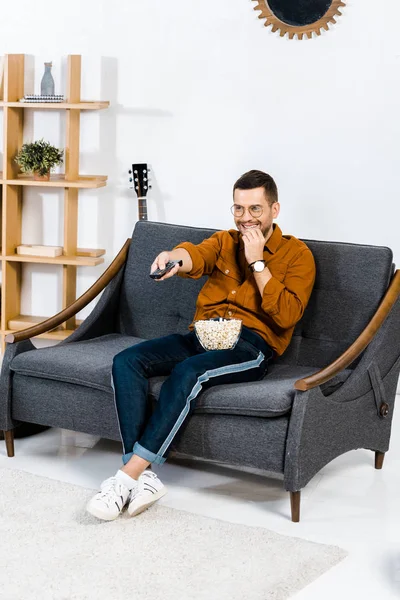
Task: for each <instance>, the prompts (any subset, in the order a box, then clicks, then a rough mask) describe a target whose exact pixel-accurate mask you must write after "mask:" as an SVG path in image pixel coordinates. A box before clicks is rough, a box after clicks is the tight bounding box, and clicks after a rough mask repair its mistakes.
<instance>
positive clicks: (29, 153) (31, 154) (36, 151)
mask: <svg viewBox="0 0 400 600" xmlns="http://www.w3.org/2000/svg"><path fill="white" fill-rule="evenodd" d="M63 153H64V150H59V149H58V148H56V147H55V146H52V145H51V144H50V143H49V142H45V141H44V140H43V139H41V140H39V141H37V142H32V143H30V144H23V146H22V148H21V150H20V151H19V152H18V154H17V156H16V157H15V162H16V163H18V165H19V166H20V169H21V171H22V172H23V173H33V178H34V179H35V180H36V181H49V179H50V169H52V168H53V167H55V166H56V165H60V164H61V163H62V161H63V160H62V157H63Z"/></svg>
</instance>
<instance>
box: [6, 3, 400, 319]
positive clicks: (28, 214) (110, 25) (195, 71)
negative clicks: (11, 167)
mask: <svg viewBox="0 0 400 600" xmlns="http://www.w3.org/2000/svg"><path fill="white" fill-rule="evenodd" d="M253 6H254V2H251V1H250V0H229V2H226V1H222V0H203V2H191V1H186V2H183V1H182V0H181V1H178V0H168V1H165V0H153V1H152V2H149V1H148V0H141V1H139V0H130V1H129V2H128V1H127V0H123V1H120V2H116V3H115V2H114V3H111V2H108V1H107V0H96V1H94V0H86V2H81V1H80V0H70V1H69V2H68V3H67V4H65V3H62V4H61V3H55V2H50V1H49V0H40V1H39V2H34V3H32V2H28V1H27V0H20V1H19V2H18V9H17V10H16V7H15V6H14V5H13V4H11V3H4V5H2V10H1V21H0V55H1V54H4V53H20V52H21V53H26V54H28V55H29V57H28V59H27V81H26V86H27V87H26V92H30V93H32V92H35V93H38V92H39V90H40V79H41V76H42V73H43V62H44V61H45V60H53V64H54V68H53V74H54V78H55V81H56V92H58V93H60V92H61V93H62V92H63V91H65V88H64V81H65V70H66V55H67V54H69V53H77V54H78V53H79V54H82V57H83V64H82V67H83V70H82V73H83V76H82V91H83V93H82V96H83V98H84V99H104V100H110V101H111V108H110V109H109V110H108V111H102V112H100V113H93V114H91V113H85V114H83V115H82V119H81V122H82V133H81V172H82V173H99V174H108V175H109V185H108V187H107V188H103V189H100V190H92V191H82V193H81V195H80V198H81V200H80V226H79V244H80V246H83V247H87V246H89V247H90V246H92V247H96V246H97V247H105V248H106V249H107V262H106V264H105V265H101V266H99V267H97V268H86V269H82V270H81V271H80V273H79V286H78V288H79V289H78V293H79V294H80V293H82V292H83V291H84V290H85V289H87V287H89V285H91V284H92V283H93V281H95V279H97V277H98V276H99V275H100V274H101V272H102V271H103V269H104V268H105V266H107V264H108V263H109V261H110V260H111V259H112V257H113V256H114V255H115V254H116V253H117V251H118V250H119V248H120V246H121V245H122V244H123V242H124V241H125V239H126V238H127V237H128V236H129V235H130V233H131V231H132V228H133V226H134V223H135V221H136V218H137V202H136V199H135V196H134V194H133V192H132V191H131V190H129V189H128V185H129V184H128V180H127V177H128V175H127V170H128V168H129V165H130V163H131V162H148V163H150V165H151V167H152V169H153V177H154V181H153V191H152V193H151V196H149V198H148V212H149V219H151V220H159V221H166V222H171V223H182V224H193V225H204V226H209V227H216V228H229V227H231V226H232V221H231V216H230V212H229V206H230V204H231V188H232V184H233V182H234V181H235V179H236V178H237V177H239V176H240V175H241V174H242V173H243V172H244V171H246V170H248V169H251V168H258V169H263V170H265V171H267V172H269V173H270V174H271V175H273V177H274V178H275V179H276V182H277V184H278V187H279V190H280V200H281V215H280V217H279V223H280V225H281V227H282V229H283V230H284V232H286V233H292V234H294V235H296V236H298V237H305V238H314V239H327V240H342V241H348V242H360V243H368V244H379V245H385V246H390V247H391V248H392V249H393V251H394V254H395V260H397V263H400V235H399V231H400V224H399V215H400V211H399V194H398V190H399V188H400V157H399V144H398V140H399V139H400V123H399V118H398V114H399V97H400V60H399V56H400V38H399V36H398V27H397V25H398V23H399V21H400V3H399V2H398V0H386V1H385V2H384V3H383V6H381V5H380V4H379V7H377V3H376V1H372V0H348V2H347V6H346V8H345V9H344V10H343V13H344V14H343V17H341V18H339V20H338V23H337V25H336V26H334V27H333V28H332V29H331V30H330V31H329V32H323V34H322V35H321V37H319V38H317V37H314V38H313V39H312V40H303V41H301V42H300V41H298V40H291V41H290V40H288V39H287V38H285V39H282V38H280V37H279V35H278V34H273V33H272V32H271V31H270V29H269V28H268V29H267V28H265V27H263V22H262V21H260V20H259V19H257V14H258V13H256V12H255V11H253ZM380 11H382V12H381V13H380ZM383 13H386V16H385V15H384V14H383ZM1 126H2V121H1V116H0V128H1ZM64 132H65V124H64V121H63V115H62V114H61V113H60V114H58V113H56V112H55V113H50V112H47V113H42V112H40V111H35V112H31V113H30V114H29V116H28V118H27V123H26V139H29V138H30V139H32V138H39V137H42V136H44V137H45V138H47V139H48V140H50V141H51V142H53V143H56V144H60V145H62V144H63V135H64ZM1 139H2V138H1ZM0 152H1V148H0ZM23 242H24V243H45V244H62V193H61V192H57V191H51V192H50V191H45V189H44V188H42V189H39V190H37V191H35V190H28V192H27V193H26V195H25V202H24V222H23ZM60 277H61V274H60V270H59V269H58V268H57V267H53V266H34V267H32V266H25V267H24V283H23V302H22V311H23V312H25V313H31V314H40V315H43V316H45V315H46V316H47V315H50V314H53V313H54V312H56V311H58V310H60V308H61V296H60V286H59V282H60ZM87 312H88V310H86V311H83V313H81V316H85V315H86V314H87Z"/></svg>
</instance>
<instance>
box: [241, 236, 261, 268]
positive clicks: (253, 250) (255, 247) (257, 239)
mask: <svg viewBox="0 0 400 600" xmlns="http://www.w3.org/2000/svg"><path fill="white" fill-rule="evenodd" d="M242 238H243V243H244V255H245V257H246V260H247V264H249V265H250V264H251V263H253V262H255V261H256V260H263V258H264V246H265V238H264V236H263V234H262V231H261V229H258V227H257V228H256V229H249V230H248V231H246V232H245V233H243V234H242Z"/></svg>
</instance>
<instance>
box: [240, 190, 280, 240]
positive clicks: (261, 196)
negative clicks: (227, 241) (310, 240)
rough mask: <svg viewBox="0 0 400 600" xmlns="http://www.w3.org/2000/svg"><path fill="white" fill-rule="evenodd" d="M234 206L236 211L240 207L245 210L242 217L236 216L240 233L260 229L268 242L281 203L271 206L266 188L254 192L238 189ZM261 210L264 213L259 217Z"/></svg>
mask: <svg viewBox="0 0 400 600" xmlns="http://www.w3.org/2000/svg"><path fill="white" fill-rule="evenodd" d="M233 205H234V207H235V209H236V210H238V207H243V209H244V213H243V215H242V216H241V217H238V216H235V215H234V219H235V225H236V227H237V228H238V230H239V232H240V233H242V234H243V233H244V232H245V231H247V230H248V229H251V228H258V229H260V230H261V232H262V234H263V236H264V238H265V239H266V240H268V238H269V237H270V236H271V234H272V223H273V219H276V217H277V216H278V214H279V208H280V207H279V202H274V203H273V204H272V206H270V204H269V202H268V201H267V198H266V196H265V190H264V188H262V187H259V188H253V189H252V190H240V189H236V190H235V192H234V195H233ZM260 208H261V209H262V213H261V215H258V214H257V212H260ZM249 209H251V210H252V211H253V215H252V214H251V213H250V212H249ZM254 215H256V216H254Z"/></svg>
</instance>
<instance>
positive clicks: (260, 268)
mask: <svg viewBox="0 0 400 600" xmlns="http://www.w3.org/2000/svg"><path fill="white" fill-rule="evenodd" d="M253 268H254V270H255V271H256V272H257V273H261V271H264V269H265V264H264V263H263V262H262V260H258V261H257V262H255V263H254V265H253Z"/></svg>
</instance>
